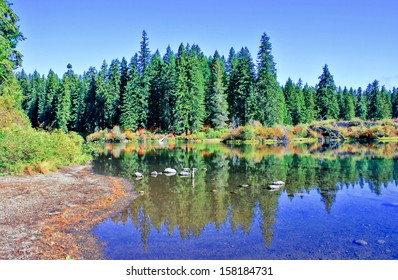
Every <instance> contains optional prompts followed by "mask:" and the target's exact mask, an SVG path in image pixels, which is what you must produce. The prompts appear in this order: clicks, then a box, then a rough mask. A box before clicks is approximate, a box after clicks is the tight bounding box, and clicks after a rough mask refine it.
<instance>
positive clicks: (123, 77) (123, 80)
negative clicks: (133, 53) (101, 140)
mask: <svg viewBox="0 0 398 280" xmlns="http://www.w3.org/2000/svg"><path fill="white" fill-rule="evenodd" d="M128 71H129V67H128V63H127V60H126V59H125V58H124V57H123V58H122V62H121V63H120V89H119V92H120V94H119V101H118V107H117V114H116V115H117V117H116V119H117V123H118V124H120V123H121V121H120V116H121V114H122V102H123V96H124V91H125V88H126V85H127V81H128Z"/></svg>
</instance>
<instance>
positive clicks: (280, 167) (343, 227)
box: [93, 143, 398, 260]
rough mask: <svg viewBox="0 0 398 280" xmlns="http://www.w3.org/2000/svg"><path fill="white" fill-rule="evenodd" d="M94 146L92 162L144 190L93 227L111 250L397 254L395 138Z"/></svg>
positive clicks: (233, 255) (241, 255)
mask: <svg viewBox="0 0 398 280" xmlns="http://www.w3.org/2000/svg"><path fill="white" fill-rule="evenodd" d="M98 149H99V156H98V157H97V158H96V159H95V160H94V162H93V169H94V172H95V173H98V174H104V175H111V176H120V177H124V178H127V179H129V180H131V181H132V182H133V183H134V185H135V192H137V193H139V194H140V196H139V197H138V198H137V199H135V200H134V201H132V202H131V204H130V205H129V206H128V207H127V208H126V209H124V210H123V211H122V212H120V213H118V214H117V215H115V216H113V217H110V218H109V219H107V220H105V221H104V222H103V223H101V224H99V225H98V226H96V227H95V229H94V233H95V234H96V235H97V236H98V238H99V240H100V241H101V242H104V243H105V254H106V256H107V257H108V258H109V259H282V260H283V259H289V260H294V259H302V260H307V259H380V260H387V259H398V187H397V179H398V145H397V144H372V145H366V146H364V145H359V144H344V145H342V146H339V147H327V146H325V145H322V144H312V145H305V144H297V145H293V144H289V145H287V146H278V145H225V144H202V143H200V144H194V143H184V144H167V145H160V144H158V143H156V144H137V143H136V144H105V145H104V146H103V147H100V148H98ZM165 168H174V169H176V170H177V171H178V173H179V172H180V171H182V170H183V168H190V170H192V168H197V170H196V171H195V172H194V176H188V177H182V176H179V175H178V173H177V174H176V175H172V176H166V175H165V174H164V173H163V174H161V175H157V176H156V177H153V176H151V172H152V171H158V172H159V171H160V172H161V171H164V169H165ZM135 172H140V173H142V174H143V175H144V177H143V178H142V179H141V180H136V178H135V176H134V173H135ZM277 180H281V181H283V182H285V185H284V186H283V187H281V188H280V189H277V190H269V189H268V188H267V187H268V186H269V185H270V184H272V183H273V182H274V181H277Z"/></svg>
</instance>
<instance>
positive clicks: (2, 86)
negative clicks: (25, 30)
mask: <svg viewBox="0 0 398 280" xmlns="http://www.w3.org/2000/svg"><path fill="white" fill-rule="evenodd" d="M0 11H1V12H0V35H1V36H0V175H4V174H22V173H28V174H32V173H37V172H41V173H46V172H48V171H54V170H56V169H57V168H59V167H61V166H65V165H70V164H81V163H84V162H86V161H88V160H89V159H90V156H89V155H88V154H87V153H86V152H85V151H84V147H83V145H82V144H83V141H84V140H83V138H82V137H81V136H79V135H78V134H77V133H74V132H70V133H68V134H66V133H64V132H62V131H60V130H52V131H51V132H48V131H44V130H42V129H40V128H32V127H31V123H30V122H29V118H28V116H27V115H26V114H25V112H24V111H23V110H22V104H23V103H24V102H25V100H26V99H25V97H24V96H23V92H22V90H21V88H20V84H19V83H18V81H17V79H16V78H15V76H14V73H13V70H15V69H16V68H17V67H19V66H21V63H22V55H21V53H19V52H18V51H17V50H16V45H17V43H18V42H19V41H21V40H23V39H24V37H23V35H22V33H21V32H20V31H19V28H18V26H17V22H18V17H17V16H16V15H15V13H14V12H13V11H12V10H11V8H10V7H9V5H8V3H7V2H6V1H4V0H0Z"/></svg>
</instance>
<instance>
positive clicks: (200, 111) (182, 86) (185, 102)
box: [173, 44, 205, 134]
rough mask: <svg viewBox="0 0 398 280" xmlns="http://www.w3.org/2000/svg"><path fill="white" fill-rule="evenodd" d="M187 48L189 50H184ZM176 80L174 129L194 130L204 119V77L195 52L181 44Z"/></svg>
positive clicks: (179, 130) (180, 130) (177, 130)
mask: <svg viewBox="0 0 398 280" xmlns="http://www.w3.org/2000/svg"><path fill="white" fill-rule="evenodd" d="M186 49H189V52H187V51H186ZM176 70H177V81H176V92H175V102H176V104H175V120H174V125H173V127H174V129H175V131H176V132H177V133H181V132H185V133H186V134H187V133H188V131H189V130H191V131H195V130H197V129H199V128H200V127H201V125H202V124H203V120H204V114H205V111H204V77H203V73H202V71H201V70H202V69H201V65H200V61H199V59H198V56H197V54H195V52H192V53H191V52H190V48H189V46H188V45H187V48H184V45H183V44H181V45H180V47H179V49H178V55H177V61H176Z"/></svg>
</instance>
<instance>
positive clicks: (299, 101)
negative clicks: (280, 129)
mask: <svg viewBox="0 0 398 280" xmlns="http://www.w3.org/2000/svg"><path fill="white" fill-rule="evenodd" d="M300 84H301V81H299V83H298V84H297V85H295V84H294V83H293V81H292V80H291V79H290V78H289V79H288V80H287V82H286V85H285V88H284V93H285V100H286V109H287V114H289V115H290V116H291V120H292V123H293V124H294V125H296V124H299V123H303V122H305V120H306V115H305V112H304V95H303V90H302V89H301V85H300Z"/></svg>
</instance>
